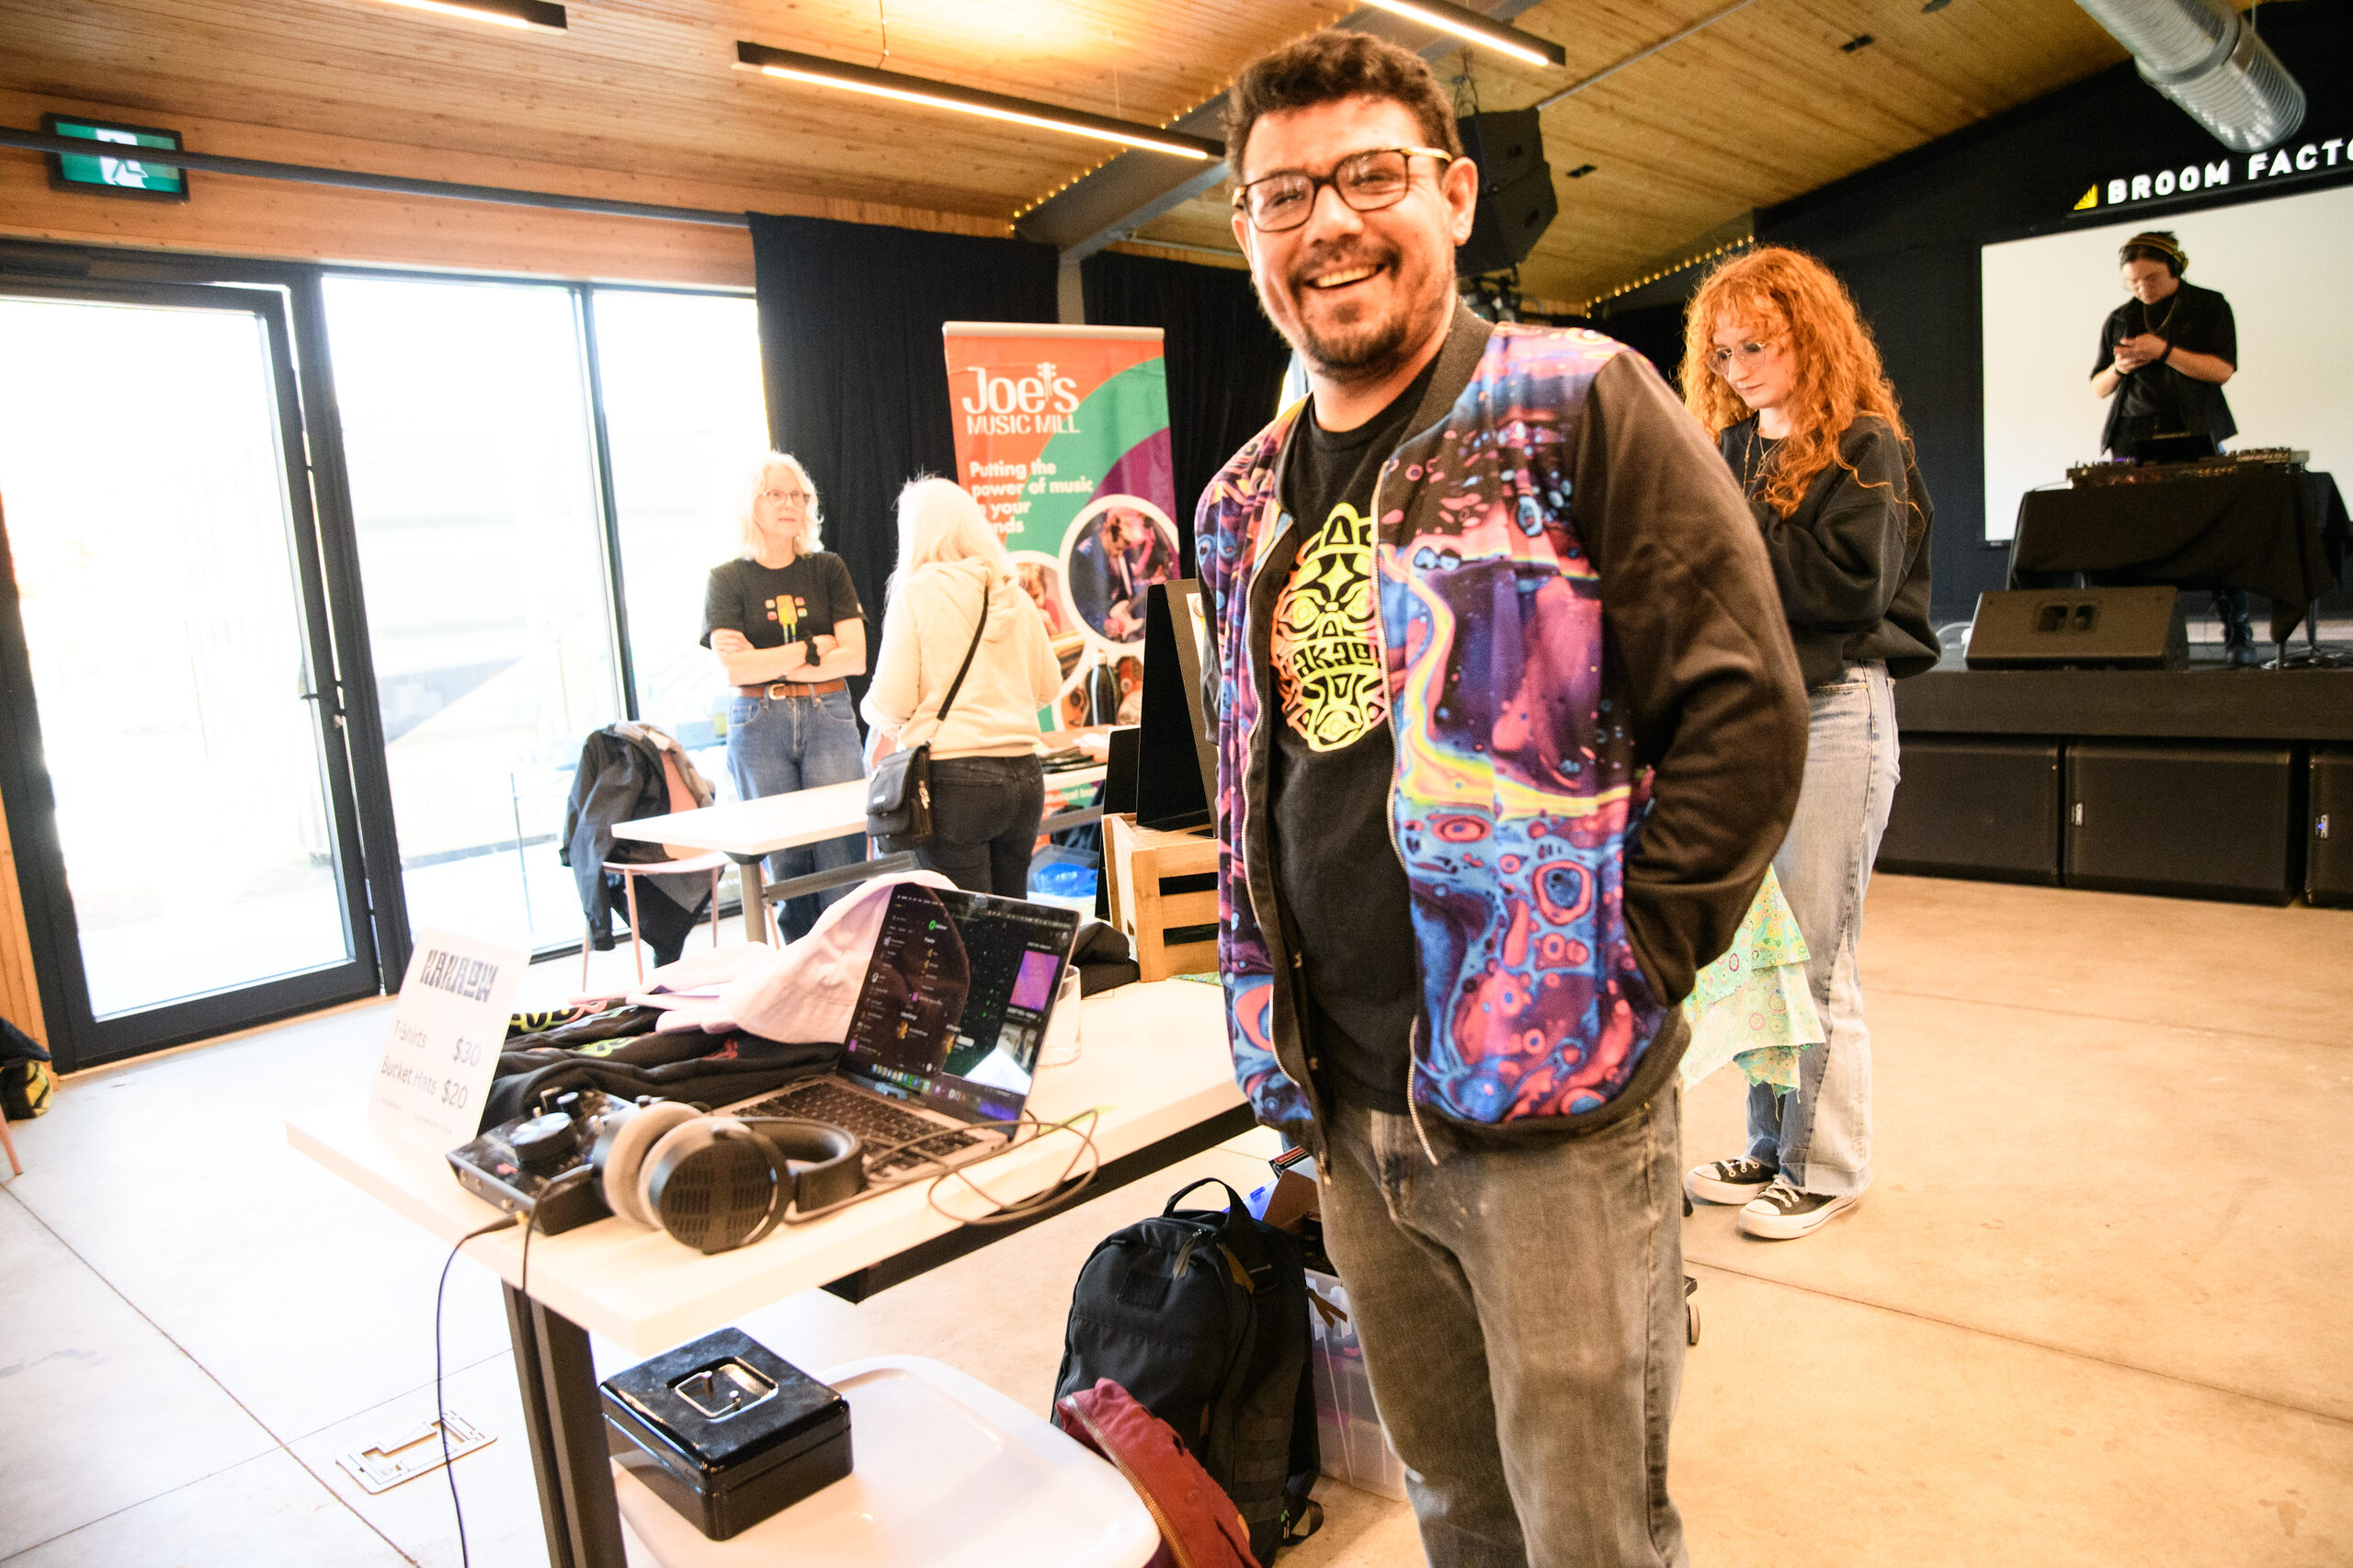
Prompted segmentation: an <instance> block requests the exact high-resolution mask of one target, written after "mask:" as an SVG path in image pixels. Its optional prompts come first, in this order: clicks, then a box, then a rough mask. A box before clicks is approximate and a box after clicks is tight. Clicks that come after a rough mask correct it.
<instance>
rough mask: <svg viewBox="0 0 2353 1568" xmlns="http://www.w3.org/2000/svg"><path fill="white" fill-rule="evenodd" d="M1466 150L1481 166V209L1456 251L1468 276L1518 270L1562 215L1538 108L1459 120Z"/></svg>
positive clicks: (1457, 266)
mask: <svg viewBox="0 0 2353 1568" xmlns="http://www.w3.org/2000/svg"><path fill="white" fill-rule="evenodd" d="M1461 130H1462V152H1463V155H1464V156H1465V157H1467V158H1469V159H1470V160H1471V161H1472V163H1473V164H1476V165H1478V168H1479V205H1478V207H1477V208H1476V209H1475V210H1474V211H1473V212H1472V219H1471V237H1470V238H1469V239H1468V240H1466V241H1464V242H1463V243H1462V244H1461V246H1460V247H1459V248H1457V249H1456V251H1455V253H1454V270H1455V271H1456V272H1458V273H1460V274H1461V276H1463V277H1465V278H1477V277H1480V276H1482V275H1483V274H1485V273H1489V272H1502V271H1504V270H1506V268H1508V267H1517V266H1518V265H1519V264H1520V263H1521V262H1522V261H1524V260H1526V259H1527V257H1528V253H1529V251H1532V250H1534V249H1535V248H1536V242H1537V241H1538V240H1540V239H1542V238H1543V237H1544V231H1545V230H1546V229H1549V228H1551V227H1552V220H1553V219H1554V218H1556V217H1558V216H1559V215H1560V211H1561V198H1560V193H1559V192H1557V191H1555V190H1554V189H1553V188H1552V165H1549V164H1547V163H1546V162H1545V161H1544V129H1543V126H1542V125H1541V124H1540V117H1539V116H1538V113H1537V111H1536V110H1534V109H1532V108H1527V109H1510V110H1506V111H1502V112H1499V113H1495V114H1474V115H1471V116H1469V117H1467V118H1466V119H1463V120H1462V121H1461Z"/></svg>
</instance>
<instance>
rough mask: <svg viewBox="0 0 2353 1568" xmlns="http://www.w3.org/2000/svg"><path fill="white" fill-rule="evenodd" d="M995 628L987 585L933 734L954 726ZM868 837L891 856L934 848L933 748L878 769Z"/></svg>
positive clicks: (909, 749)
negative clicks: (951, 717) (975, 658)
mask: <svg viewBox="0 0 2353 1568" xmlns="http://www.w3.org/2000/svg"><path fill="white" fill-rule="evenodd" d="M988 624H989V584H988V583H987V582H986V581H985V580H983V582H982V584H981V619H980V622H979V624H977V625H975V626H974V627H973V628H972V646H971V647H969V648H967V649H965V650H964V662H963V663H962V664H961V665H957V666H956V678H955V680H954V681H952V682H951V683H949V687H948V695H947V696H946V697H945V698H943V699H940V704H939V712H938V715H937V716H936V717H935V718H934V720H933V722H932V732H931V733H933V734H935V735H936V734H938V733H939V730H940V727H941V726H942V725H944V724H946V723H947V722H948V710H949V709H951V708H953V707H955V706H956V694H957V693H958V692H960V691H961V690H963V689H964V676H965V673H966V672H967V671H969V670H971V669H972V655H973V654H975V653H979V652H980V651H981V634H982V633H983V631H987V630H988ZM866 832H867V835H868V836H869V837H870V838H872V839H873V840H874V845H875V847H876V848H878V849H880V850H881V851H882V852H883V853H884V854H886V855H894V854H897V853H898V852H899V851H901V850H903V849H920V848H921V847H923V846H925V845H926V844H928V843H930V842H931V743H930V742H929V741H926V742H924V744H921V745H919V746H905V747H902V748H901V749H900V750H898V751H894V752H892V754H891V755H890V756H886V757H884V758H883V759H882V760H881V762H878V763H876V764H875V765H874V772H873V774H872V776H871V777H870V778H868V779H867V781H866Z"/></svg>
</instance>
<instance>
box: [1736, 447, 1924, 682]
mask: <svg viewBox="0 0 2353 1568" xmlns="http://www.w3.org/2000/svg"><path fill="white" fill-rule="evenodd" d="M1718 444H1719V446H1720V448H1721V449H1722V452H1723V455H1724V460H1725V461H1726V462H1728V463H1730V464H1731V465H1732V471H1733V473H1734V474H1736V475H1738V476H1739V477H1740V479H1741V482H1742V484H1743V487H1744V488H1745V490H1746V491H1747V493H1748V506H1749V510H1750V511H1751V512H1752V513H1754V514H1755V515H1756V524H1757V527H1758V528H1762V529H1763V530H1764V533H1765V553H1766V554H1767V555H1768V556H1769V557H1770V558H1771V560H1772V562H1773V581H1774V583H1775V585H1777V586H1778V587H1779V589H1780V590H1781V608H1782V612H1783V613H1784V614H1785V615H1787V616H1788V617H1789V622H1790V642H1792V643H1794V644H1795V645H1796V647H1797V653H1798V667H1799V669H1800V670H1802V672H1803V673H1804V676H1805V684H1806V687H1807V688H1808V689H1812V688H1813V687H1817V686H1824V685H1827V684H1828V683H1830V682H1831V681H1834V680H1836V679H1837V678H1838V677H1839V676H1840V674H1841V673H1842V672H1844V670H1845V669H1846V667H1847V664H1848V663H1849V662H1850V661H1853V660H1859V659H1884V660H1886V661H1887V673H1888V674H1889V675H1891V676H1894V677H1895V678H1896V679H1898V680H1901V679H1903V678H1904V676H1916V675H1919V674H1921V673H1922V672H1924V671H1927V670H1930V669H1934V668H1935V667H1936V663H1937V658H1938V646H1937V633H1936V630H1935V628H1933V627H1931V626H1930V625H1929V624H1928V527H1929V524H1930V523H1931V522H1932V521H1933V520H1934V517H1935V515H1936V508H1935V507H1934V506H1931V505H1930V503H1929V501H1928V491H1927V486H1926V485H1924V484H1922V483H1920V471H1919V470H1918V469H1917V468H1915V467H1914V466H1913V462H1912V452H1911V449H1910V447H1909V445H1908V444H1907V443H1906V442H1904V439H1903V438H1902V437H1899V436H1897V435H1896V433H1895V432H1894V431H1893V430H1892V429H1890V428H1889V427H1888V424H1887V422H1886V421H1885V420H1883V419H1881V418H1879V417H1878V416H1877V415H1869V414H1867V415H1862V416H1861V417H1860V418H1859V419H1857V420H1856V421H1855V422H1854V424H1852V425H1850V426H1847V431H1846V434H1844V435H1843V436H1841V437H1839V438H1838V457H1839V461H1837V462H1834V463H1832V464H1831V465H1830V466H1829V467H1828V468H1825V469H1824V470H1823V471H1822V472H1820V473H1818V474H1815V475H1814V476H1813V483H1810V484H1808V485H1807V486H1806V488H1805V494H1804V495H1802V496H1801V497H1800V498H1799V500H1798V506H1797V510H1796V511H1794V512H1792V513H1790V515H1789V516H1788V517H1782V516H1781V515H1780V514H1779V512H1776V511H1774V510H1773V508H1772V507H1770V506H1767V505H1765V504H1764V503H1763V502H1762V501H1759V500H1758V499H1757V498H1756V497H1757V496H1758V494H1760V493H1762V491H1763V490H1764V488H1765V483H1766V481H1767V479H1768V477H1770V470H1771V466H1772V460H1773V454H1774V452H1775V451H1776V450H1777V449H1779V446H1780V443H1779V441H1775V440H1768V439H1766V438H1765V437H1762V436H1760V435H1759V434H1758V433H1757V429H1756V420H1754V419H1744V420H1742V421H1741V422H1740V423H1739V424H1737V425H1734V426H1732V427H1731V428H1730V429H1728V430H1726V431H1725V432H1724V433H1723V436H1722V438H1721V440H1720V442H1719V443H1718Z"/></svg>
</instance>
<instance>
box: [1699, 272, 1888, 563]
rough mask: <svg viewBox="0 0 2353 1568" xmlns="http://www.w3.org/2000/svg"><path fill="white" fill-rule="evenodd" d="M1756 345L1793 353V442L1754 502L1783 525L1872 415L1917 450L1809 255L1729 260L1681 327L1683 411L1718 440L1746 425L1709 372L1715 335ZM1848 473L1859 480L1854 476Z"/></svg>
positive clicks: (1849, 319)
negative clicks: (1726, 326) (1733, 332)
mask: <svg viewBox="0 0 2353 1568" xmlns="http://www.w3.org/2000/svg"><path fill="white" fill-rule="evenodd" d="M1728 321H1729V322H1732V323H1735V324H1738V325H1739V326H1740V327H1741V328H1742V329H1743V330H1744V331H1747V332H1751V333H1754V334H1755V335H1756V337H1757V338H1758V340H1759V341H1761V342H1766V343H1781V344H1786V345H1787V346H1788V347H1789V349H1790V355H1791V357H1792V358H1794V359H1795V360H1796V362H1797V376H1796V380H1795V381H1793V382H1792V383H1791V385H1790V396H1789V401H1788V402H1787V403H1784V404H1783V405H1782V412H1783V413H1784V414H1786V415H1788V416H1789V421H1790V434H1789V437H1788V438H1787V439H1786V440H1784V441H1782V442H1781V443H1780V445H1779V447H1777V448H1776V449H1774V453H1773V463H1772V467H1771V469H1770V470H1769V471H1768V474H1767V478H1766V483H1765V488H1764V490H1763V491H1762V492H1761V493H1760V494H1759V495H1758V496H1757V499H1759V500H1761V501H1762V502H1764V503H1765V505H1767V506H1770V507H1771V508H1773V510H1774V511H1776V512H1778V513H1779V514H1780V515H1781V516H1782V517H1788V516H1789V515H1790V513H1792V512H1794V511H1796V510H1797V506H1798V501H1799V500H1800V498H1801V497H1802V496H1803V495H1804V494H1805V490H1806V486H1807V485H1809V484H1811V483H1813V480H1814V478H1815V476H1816V475H1818V474H1820V473H1821V472H1823V471H1824V469H1827V468H1828V467H1829V466H1830V465H1831V464H1832V463H1837V464H1838V465H1839V466H1840V467H1842V468H1844V467H1846V466H1847V464H1846V463H1845V461H1844V460H1842V459H1841V458H1840V457H1839V456H1838V438H1839V437H1841V436H1843V435H1845V434H1846V433H1847V426H1850V425H1852V424H1854V422H1855V421H1856V420H1857V419H1858V418H1859V417H1860V416H1862V415H1866V414H1870V415H1878V416H1879V417H1880V418H1881V419H1884V420H1886V421H1887V423H1888V426H1889V427H1890V428H1891V429H1893V431H1894V432H1895V436H1896V438H1897V439H1898V440H1900V441H1903V442H1904V444H1905V445H1907V446H1909V445H1910V444H1911V439H1912V437H1911V436H1910V434H1909V433H1908V432H1906V431H1905V430H1904V419H1903V416H1902V415H1899V414H1898V413H1897V412H1896V407H1895V389H1894V388H1893V386H1891V385H1889V384H1888V380H1887V371H1886V369H1884V368H1883V367H1882V366H1881V364H1880V358H1879V345H1878V344H1876V343H1874V342H1872V341H1871V332H1870V328H1869V327H1868V326H1865V325H1864V324H1863V318H1862V316H1861V314H1860V312H1858V311H1857V310H1856V309H1855V301H1854V297H1853V296H1852V295H1850V294H1848V293H1847V286H1846V285H1845V284H1844V283H1841V282H1840V281H1838V277H1837V274H1836V273H1834V272H1832V271H1831V270H1830V268H1828V267H1824V265H1823V264H1822V263H1821V262H1819V261H1817V260H1815V259H1814V258H1813V256H1808V255H1806V254H1805V252H1803V251H1798V250H1790V249H1788V248H1786V247H1784V246H1781V245H1759V246H1757V247H1756V249H1754V250H1751V251H1749V252H1747V253H1746V254H1745V255H1742V256H1732V257H1729V258H1727V259H1726V260H1725V261H1724V263H1723V265H1722V266H1721V267H1717V268H1716V269H1715V271H1713V272H1711V273H1710V274H1709V275H1708V278H1707V281H1706V282H1704V283H1702V284H1700V285H1699V292H1698V293H1696V294H1694V295H1692V297H1691V303H1690V305H1689V306H1688V309H1687V310H1686V311H1685V312H1684V317H1683V369H1682V376H1681V379H1682V382H1683V403H1684V406H1685V407H1687V408H1688V409H1689V410H1690V411H1691V413H1692V415H1693V416H1694V417H1696V418H1697V419H1698V420H1699V423H1700V424H1702V425H1704V426H1707V427H1708V434H1710V435H1711V436H1718V435H1722V433H1723V432H1724V431H1725V430H1727V429H1729V428H1730V427H1731V426H1734V425H1737V424H1739V423H1740V422H1741V421H1742V420H1744V419H1746V418H1748V417H1749V415H1750V413H1751V410H1750V408H1749V406H1748V404H1747V403H1744V402H1743V401H1741V396H1740V394H1739V393H1738V392H1734V391H1733V390H1732V386H1731V384H1730V383H1729V382H1727V381H1725V380H1724V379H1723V378H1722V376H1720V375H1718V374H1716V372H1715V370H1714V369H1713V368H1711V366H1710V364H1709V362H1708V356H1709V354H1710V352H1711V351H1712V350H1713V348H1714V347H1715V343H1714V341H1713V340H1714V337H1715V334H1716V330H1717V328H1718V327H1719V326H1720V325H1721V324H1723V323H1725V322H1728ZM1848 472H1853V471H1852V470H1851V469H1849V470H1848Z"/></svg>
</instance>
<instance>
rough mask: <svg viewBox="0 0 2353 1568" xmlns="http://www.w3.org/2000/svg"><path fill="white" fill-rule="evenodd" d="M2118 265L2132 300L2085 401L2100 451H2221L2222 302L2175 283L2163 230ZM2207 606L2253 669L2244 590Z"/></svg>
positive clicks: (2115, 318) (2224, 429)
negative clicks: (2175, 441)
mask: <svg viewBox="0 0 2353 1568" xmlns="http://www.w3.org/2000/svg"><path fill="white" fill-rule="evenodd" d="M2116 257H2117V262H2118V265H2119V266H2120V267H2122V269H2123V273H2124V287H2125V288H2126V290H2129V291H2130V292H2131V295H2132V297H2131V299H2129V300H2127V301H2124V302H2123V303H2122V304H2120V305H2119V306H2117V307H2116V309H2114V310H2112V311H2110V312H2108V319H2107V320H2106V321H2104V322H2102V323H2101V324H2100V329H2099V358H2098V359H2097V361H2096V362H2095V363H2094V365H2093V367H2092V393H2093V395H2094V396H2096V397H2103V398H2106V399H2108V424H2107V427H2106V428H2105V429H2104V430H2103V431H2102V432H2101V434H2100V448H2101V449H2102V450H2103V451H2109V452H2113V453H2115V454H2116V455H2117V456H2118V457H2131V456H2134V455H2135V454H2136V453H2137V452H2138V451H2139V450H2140V449H2141V445H2142V443H2143V442H2145V441H2149V440H2153V439H2154V438H2156V437H2165V436H2202V437H2206V438H2207V439H2209V440H2211V441H2212V442H2213V443H2214V447H2215V449H2216V450H2218V451H2219V450H2220V449H2222V443H2223V442H2224V441H2226V440H2228V439H2229V438H2230V437H2233V436H2235V435H2236V434H2238V428H2239V427H2238V423H2237V421H2235V420H2234V419H2233V418H2232V417H2231V405H2230V402H2229V400H2228V399H2226V398H2225V397H2223V395H2222V385H2223V383H2224V382H2226V381H2229V380H2230V379H2231V378H2232V377H2233V376H2234V375H2236V374H2237V373H2238V364H2239V335H2238V323H2237V321H2236V320H2235V318H2234V317H2233V315H2232V314H2231V302H2230V301H2228V300H2226V299H2224V298H2223V297H2222V295H2221V294H2220V293H2218V292H2216V291H2215V290H2211V289H2201V288H2200V287H2199V286H2198V285H2197V284H2195V283H2191V282H2188V281H2187V280H2185V279H2184V278H2183V277H2182V274H2183V273H2185V272H2187V271H2188V270H2189V256H2188V253H2187V252H2185V251H2184V250H2183V249H2182V248H2181V243H2180V241H2179V240H2178V239H2177V238H2176V237H2175V235H2174V233H2172V231H2170V230H2166V229H2154V230H2150V231H2148V232H2146V233H2138V234H2135V235H2133V236H2132V237H2131V239H2129V240H2127V241H2125V242H2124V244H2123V245H2122V247H2121V248H2120V249H2119V250H2118V251H2117V253H2116ZM2214 608H2215V610H2216V611H2217V612H2218V613H2219V614H2220V615H2221V616H2222V630H2223V641H2224V644H2225V647H2226V649H2227V650H2228V651H2229V653H2230V655H2231V658H2232V662H2233V663H2234V664H2235V663H2240V662H2252V660H2253V658H2254V649H2255V627H2254V622H2253V620H2252V619H2250V617H2249V615H2248V612H2247V602H2246V590H2245V588H2217V589H2215V590H2214Z"/></svg>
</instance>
